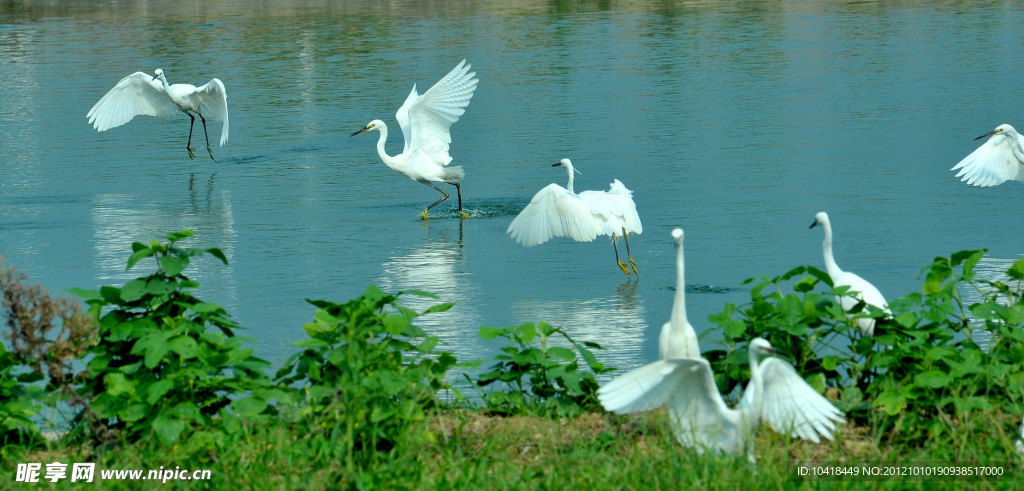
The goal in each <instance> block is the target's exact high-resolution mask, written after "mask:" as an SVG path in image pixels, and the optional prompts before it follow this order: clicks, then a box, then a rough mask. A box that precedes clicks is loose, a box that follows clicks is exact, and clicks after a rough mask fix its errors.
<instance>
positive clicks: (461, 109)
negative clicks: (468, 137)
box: [395, 60, 477, 165]
mask: <svg viewBox="0 0 1024 491" xmlns="http://www.w3.org/2000/svg"><path fill="white" fill-rule="evenodd" d="M469 68H470V65H469V64H468V63H466V60H462V62H460V63H459V64H458V65H457V66H456V67H455V68H454V69H452V71H450V72H448V75H445V76H444V78H442V79H441V80H440V81H438V82H437V83H436V84H434V86H433V87H431V88H430V89H429V90H427V91H426V92H424V93H423V95H421V96H418V97H417V96H416V87H413V90H412V92H410V93H409V97H407V98H406V99H405V104H402V107H401V108H399V109H398V113H397V114H396V115H395V117H396V118H398V123H399V125H400V126H401V127H402V133H403V134H404V135H405V140H406V141H405V149H406V151H417V150H419V151H422V152H423V153H425V154H427V155H428V156H429V157H430V159H431V160H433V161H434V162H437V163H438V164H440V165H448V164H449V163H450V162H451V161H452V158H451V156H449V155H448V145H449V144H450V143H451V142H452V136H451V133H449V132H448V129H449V128H451V126H452V123H454V122H456V121H458V120H459V116H462V114H463V113H465V112H466V106H468V105H469V100H470V99H472V98H473V91H474V90H476V84H477V79H476V78H475V76H476V72H471V71H469ZM403 119H405V120H406V121H407V122H405V123H403V121H402V120H403Z"/></svg>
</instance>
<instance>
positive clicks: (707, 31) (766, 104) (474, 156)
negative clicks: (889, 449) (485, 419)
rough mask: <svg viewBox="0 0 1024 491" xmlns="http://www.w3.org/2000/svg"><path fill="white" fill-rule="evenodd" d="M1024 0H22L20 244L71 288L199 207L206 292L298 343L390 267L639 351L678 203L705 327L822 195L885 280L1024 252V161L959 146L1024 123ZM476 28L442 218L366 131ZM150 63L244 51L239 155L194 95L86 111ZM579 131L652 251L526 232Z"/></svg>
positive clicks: (906, 285) (270, 349)
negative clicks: (528, 240)
mask: <svg viewBox="0 0 1024 491" xmlns="http://www.w3.org/2000/svg"><path fill="white" fill-rule="evenodd" d="M171 5H173V7H172V6H171ZM1021 25H1024V8H1022V4H1021V2H984V3H978V4H976V5H975V4H969V3H965V2H943V1H939V2H935V1H926V2H913V1H911V2H899V3H895V4H894V3H892V2H872V1H864V2H855V3H854V2H821V3H818V2H810V3H808V2H803V1H779V2H762V1H756V2H743V1H732V2H672V1H658V2H587V1H583V2H560V1H555V2H532V1H508V2H458V1H456V2H419V1H412V2H401V1H392V2H389V1H372V2H371V1H368V2H318V1H309V2H306V1H302V2H299V1H271V2H259V3H253V2H248V1H231V0H229V1H209V0H203V1H187V2H158V1H152V2H147V1H137V2H131V1H113V2H103V6H102V7H99V6H96V4H95V2H24V3H23V2H18V1H15V2H13V3H12V2H5V3H2V4H0V80H2V81H3V82H2V83H0V254H2V255H3V256H5V257H6V259H7V261H8V262H9V263H10V264H12V265H14V266H17V267H18V268H20V269H22V270H24V271H26V272H28V273H30V274H31V275H32V277H33V279H34V280H37V281H41V282H42V283H43V284H44V285H45V286H46V287H48V288H50V289H51V290H53V291H58V292H59V291H63V290H65V289H67V288H70V287H74V286H78V287H84V288H98V287H99V286H100V285H103V284H116V285H120V284H123V283H124V282H125V281H127V280H128V279H131V278H133V277H135V276H137V275H138V274H140V273H142V272H144V271H146V270H147V269H142V270H138V271H135V270H133V271H130V272H126V271H125V270H124V267H125V262H126V260H127V257H128V255H129V253H130V244H131V243H132V242H133V241H146V240H149V239H151V238H153V237H154V236H155V235H162V234H165V233H167V232H169V231H174V230H179V229H184V228H191V229H195V232H196V236H197V239H196V240H195V241H194V242H195V243H196V244H198V245H201V246H206V247H213V246H217V247H221V248H223V249H224V251H225V252H226V253H227V255H228V257H229V259H230V265H229V266H226V267H225V266H223V265H220V264H219V263H217V262H215V261H212V260H203V261H200V262H199V263H198V264H197V265H196V266H195V267H194V268H195V269H194V270H193V271H192V274H191V276H192V277H193V278H194V279H197V280H198V281H200V282H201V283H202V284H203V287H202V289H201V290H200V291H199V294H200V295H199V296H200V297H201V298H203V299H205V300H208V301H216V302H220V303H221V304H222V305H223V306H224V307H225V308H227V309H228V311H230V312H231V313H233V315H234V317H235V318H236V320H238V321H239V322H240V323H241V324H242V325H244V326H246V327H248V328H249V330H248V331H247V332H246V333H245V334H246V335H248V336H251V337H254V338H256V339H258V342H257V344H256V346H255V348H256V350H257V354H258V355H260V356H262V357H264V358H266V359H268V360H270V361H272V362H273V363H275V364H277V365H279V364H280V363H281V362H282V361H283V360H284V358H286V357H287V356H288V355H289V354H290V353H291V352H292V351H293V348H292V346H291V343H293V342H294V341H297V340H299V339H302V338H304V337H305V334H304V333H303V331H302V329H301V326H302V324H303V323H305V322H308V321H309V320H311V319H312V314H313V310H314V309H313V307H312V306H310V305H308V304H307V303H306V302H305V301H304V299H305V298H324V299H330V300H335V301H344V300H347V299H349V298H352V297H354V296H357V295H359V294H360V293H361V292H362V291H363V289H364V288H365V287H366V285H368V284H371V283H373V284H378V285H380V286H381V287H382V288H384V289H385V290H390V291H396V290H403V289H418V290H425V291H430V292H433V293H436V294H437V295H439V296H440V297H441V299H442V300H443V301H454V302H457V305H456V306H455V307H454V308H453V309H452V310H450V311H448V312H446V313H443V314H432V315H429V316H426V317H423V318H422V319H421V322H420V324H421V325H422V326H423V327H425V328H427V329H429V330H431V331H433V332H435V333H438V334H439V335H440V336H441V337H442V339H443V342H444V348H446V349H448V350H451V351H454V352H455V353H456V354H457V356H458V357H459V358H460V359H472V358H478V357H482V356H487V355H491V354H493V353H494V352H495V351H496V349H497V346H496V345H495V344H493V343H485V342H482V341H480V340H478V338H477V330H478V329H479V327H480V326H485V325H486V326H507V325H514V324H519V323H522V322H528V321H547V322H550V323H552V324H555V325H561V326H564V327H565V328H566V329H567V330H568V331H569V332H570V333H572V334H573V335H574V336H575V337H576V338H578V339H582V340H594V341H598V342H601V343H603V344H604V345H605V346H607V347H608V348H609V351H608V352H607V353H604V354H603V355H601V356H602V358H604V359H605V360H606V361H607V363H608V364H611V365H614V366H618V367H621V368H624V369H627V368H631V367H634V366H636V365H639V364H641V363H644V362H647V361H650V360H652V359H655V358H656V357H657V332H658V330H659V329H660V328H661V325H662V323H664V322H665V321H667V320H668V317H669V309H670V307H671V303H672V295H673V290H672V289H671V287H673V286H674V284H675V279H674V273H675V271H674V262H673V256H672V241H671V239H670V237H669V232H670V230H671V229H672V228H674V227H677V226H681V227H683V228H684V229H685V230H686V258H687V266H688V270H687V279H688V281H689V282H690V284H691V285H697V286H708V287H713V288H705V289H701V290H705V291H693V292H689V293H688V295H687V300H688V303H689V315H690V320H691V322H692V323H693V324H694V325H695V326H696V328H697V329H698V331H703V330H705V329H707V328H708V327H709V326H710V323H709V322H708V321H707V320H706V319H707V316H708V315H709V314H712V313H715V312H718V311H720V310H721V309H722V307H723V306H724V304H725V303H726V302H732V303H742V302H744V300H745V299H747V298H749V295H748V293H747V291H746V289H745V288H744V287H741V286H739V283H740V282H741V281H742V280H743V279H745V278H748V277H751V276H756V275H775V274H779V273H782V272H784V271H786V270H788V269H789V268H791V267H794V266H797V265H802V264H811V265H816V266H819V267H823V262H822V257H821V240H822V232H821V230H820V229H818V228H816V229H813V230H808V226H809V225H810V223H811V222H812V220H813V216H814V214H815V212H818V211H822V210H824V211H828V212H829V214H830V215H831V218H832V223H833V227H834V230H835V235H836V237H835V248H836V257H837V261H838V262H839V264H840V266H841V267H843V268H845V269H847V270H850V271H854V272H856V273H858V274H860V275H861V276H863V277H865V278H867V279H868V280H869V281H871V282H873V283H874V284H875V285H876V286H878V287H879V289H880V290H881V291H882V292H883V293H884V294H885V295H886V296H887V297H889V298H895V297H898V296H901V295H904V294H907V293H910V292H912V291H915V290H916V289H917V288H918V287H919V285H920V283H921V278H919V277H918V275H919V272H920V271H921V268H922V267H924V266H925V265H926V264H928V263H929V262H930V260H931V259H932V258H933V257H934V256H937V255H948V254H950V253H952V252H954V251H957V250H960V249H966V248H982V247H987V248H989V250H990V253H991V254H992V255H993V256H994V257H995V258H999V260H1001V261H1002V262H998V261H997V262H996V263H994V264H999V265H1004V264H1008V263H1007V261H1009V260H1012V259H1014V258H1016V257H1017V256H1018V255H1019V254H1021V253H1024V245H1022V241H1021V237H1022V230H1024V216H1022V214H1021V213H1019V212H1018V211H1017V210H1018V209H1019V208H1020V206H1021V203H1022V202H1024V187H1022V186H1021V185H1020V184H1019V183H1008V184H1005V185H1003V186H999V187H995V188H986V189H979V188H971V187H968V186H967V185H966V184H963V183H961V182H959V181H958V179H956V178H954V176H953V174H954V173H952V172H950V171H949V168H950V167H952V166H953V165H954V164H956V163H957V162H958V161H959V160H960V159H961V158H963V157H964V156H966V155H967V154H968V153H970V152H971V151H972V150H973V149H974V148H975V147H976V146H977V145H978V144H979V143H980V142H975V141H973V140H972V138H974V137H975V136H978V135H981V134H983V133H986V132H988V131H990V130H991V129H992V128H994V127H995V126H996V125H998V124H1000V123H1010V124H1017V125H1019V126H1024V119H1022V117H1021V116H1022V114H1024V113H1022V111H1021V109H1022V107H1021V105H1022V102H1021V98H1020V96H1019V93H1020V91H1019V87H1020V83H1021V82H1020V74H1021V73H1022V71H1024V50H1021V49H1020V45H1021V38H1022V33H1024V31H1022V29H1021V27H1020V26H1021ZM463 58H466V59H468V60H469V62H470V63H472V64H473V69H474V70H476V71H477V73H478V77H479V80H480V84H479V87H478V89H477V91H476V94H475V96H474V98H473V100H472V103H471V104H470V106H469V107H468V109H467V111H466V114H465V115H464V116H463V117H462V119H461V120H460V121H459V122H457V123H456V124H455V125H454V126H453V128H452V135H453V143H452V146H451V154H452V156H453V157H454V159H455V164H458V165H463V166H464V167H465V170H466V178H465V180H464V181H463V192H464V195H463V196H464V200H465V206H466V208H467V209H468V210H469V211H470V212H471V213H472V214H473V217H472V218H470V219H467V220H459V219H457V218H455V217H456V215H455V214H454V206H455V205H454V196H453V199H452V200H450V201H449V202H448V203H445V204H444V205H442V206H441V207H439V208H440V210H439V213H436V214H435V215H436V218H435V219H431V220H430V221H429V222H422V221H420V220H419V219H418V214H419V212H420V211H421V210H422V209H423V207H424V206H426V205H427V204H429V203H431V202H432V201H433V200H434V199H435V198H436V194H437V193H436V192H435V191H434V190H432V189H430V188H428V187H426V186H423V185H421V184H418V183H415V182H413V181H410V180H409V179H408V178H406V177H404V176H402V175H399V174H398V173H396V172H393V171H391V170H389V169H388V168H386V167H385V166H384V164H382V163H381V162H380V160H379V159H378V157H377V155H376V152H375V150H374V144H375V142H376V137H377V135H376V134H375V133H373V134H371V135H370V136H367V135H361V136H359V137H356V138H350V137H349V136H348V135H349V134H350V133H351V132H352V131H355V130H357V129H359V128H361V127H362V126H363V125H365V124H366V123H367V122H368V121H370V120H371V119H375V118H380V119H383V120H384V121H385V122H387V123H388V124H389V125H391V126H392V128H396V127H395V123H394V113H395V111H396V110H397V109H398V107H399V106H400V105H401V104H402V102H403V101H404V100H405V97H406V95H407V94H408V92H409V89H410V88H411V87H412V85H413V84H414V83H416V84H418V87H419V88H420V91H421V92H422V91H423V90H425V89H426V88H428V87H430V86H431V85H432V84H433V83H434V82H435V81H437V80H438V79H439V78H440V77H441V76H443V75H444V74H445V73H447V72H448V71H449V70H450V69H451V68H452V67H453V66H455V64H457V63H458V62H459V61H460V60H462V59H463ZM158 67H159V68H163V69H164V71H165V72H166V74H167V77H168V79H169V81H170V82H171V83H176V82H183V83H193V84H196V85H199V84H202V83H206V82H207V81H208V80H209V79H210V78H212V77H218V78H220V79H221V80H223V81H224V84H225V85H226V86H227V91H228V98H229V99H228V104H229V108H230V115H231V138H230V141H229V142H228V143H227V144H226V145H225V146H224V147H216V148H214V149H213V151H214V155H215V156H217V157H218V162H213V161H212V160H210V159H209V158H207V157H206V151H205V150H204V149H202V148H197V151H196V155H197V159H196V160H194V161H191V160H189V159H188V156H187V154H186V152H185V149H184V148H183V147H184V142H185V138H186V137H187V133H186V131H187V128H186V127H187V126H188V118H187V117H185V116H184V115H178V116H176V117H174V118H171V119H169V120H161V119H158V118H151V117H142V116H140V117H138V118H136V119H135V120H133V121H132V122H131V123H129V124H127V125H125V126H121V127H118V128H114V129H112V130H110V131H107V132H104V133H98V132H96V131H95V130H93V129H92V128H91V127H90V126H89V125H88V124H87V122H86V117H85V115H86V112H87V111H88V110H89V108H90V107H91V106H92V105H93V104H94V103H95V102H96V101H97V100H99V98H100V97H101V96H102V95H103V94H104V93H105V92H106V91H107V90H109V89H110V88H111V87H113V85H114V84H115V83H116V82H117V81H118V80H119V79H120V78H121V77H123V76H125V75H128V74H129V73H132V72H134V71H140V70H141V71H145V72H150V73H151V72H152V71H153V70H154V69H155V68H158ZM210 132H211V134H212V135H211V136H212V137H213V138H214V139H216V136H215V135H219V132H220V124H219V123H211V125H210ZM199 138H200V140H197V141H199V142H201V135H199ZM401 145H402V144H401V133H400V132H396V131H392V136H391V141H390V142H389V144H388V149H389V151H390V152H391V153H393V154H394V153H398V152H400V151H401ZM197 147H201V145H197ZM563 157H570V158H572V159H573V162H574V164H576V166H577V167H578V168H579V169H580V170H581V172H582V175H580V176H577V178H576V182H575V186H576V189H577V191H579V190H584V189H606V188H607V185H608V183H609V182H611V180H612V179H613V178H618V179H620V180H621V181H622V182H624V183H625V184H626V186H628V187H629V188H630V189H632V190H633V191H634V193H635V196H634V197H635V201H636V203H637V209H638V210H639V212H640V215H641V217H642V219H643V223H644V233H643V234H642V235H640V236H636V237H633V238H632V240H631V241H630V245H631V247H632V251H633V256H634V258H635V259H636V261H637V263H638V267H639V269H640V272H641V274H642V277H641V278H640V280H639V281H633V282H629V281H626V279H625V277H624V275H623V274H622V273H621V272H620V271H619V270H618V268H617V267H616V266H615V264H614V260H613V251H612V247H611V245H610V244H609V243H608V242H609V241H608V240H606V238H602V239H599V240H597V241H595V242H593V243H575V242H572V241H569V240H567V239H555V240H552V241H551V242H549V243H547V244H544V245H541V246H538V247H534V248H529V249H526V248H521V247H519V246H517V245H515V244H514V243H513V242H512V241H511V240H510V239H509V238H508V236H507V235H505V229H506V227H507V226H508V224H509V223H510V222H511V220H512V218H513V217H514V216H515V214H516V213H517V212H518V210H520V209H521V208H522V207H523V206H525V205H526V204H527V203H528V202H529V199H530V197H531V196H532V195H533V194H534V193H535V192H536V191H538V190H539V189H541V188H542V187H543V186H545V185H547V184H548V183H550V182H557V183H560V184H563V185H564V181H565V173H564V172H563V171H562V169H560V168H552V167H551V164H553V163H555V162H557V161H558V160H559V159H561V158H563ZM140 264H141V265H142V266H145V267H146V268H151V267H152V265H151V264H147V263H145V262H144V263H140ZM407 305H409V306H413V307H416V308H419V309H423V308H426V306H427V305H429V302H425V301H424V300H421V299H418V298H409V299H408V301H407ZM715 337H716V336H715V335H714V334H713V333H712V334H711V335H710V336H709V337H708V338H706V339H708V340H713V339H715Z"/></svg>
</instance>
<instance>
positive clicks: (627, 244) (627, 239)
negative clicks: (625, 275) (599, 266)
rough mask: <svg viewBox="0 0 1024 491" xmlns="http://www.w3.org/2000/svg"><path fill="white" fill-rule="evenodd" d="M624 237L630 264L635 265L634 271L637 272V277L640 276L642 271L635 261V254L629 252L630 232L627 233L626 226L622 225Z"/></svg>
mask: <svg viewBox="0 0 1024 491" xmlns="http://www.w3.org/2000/svg"><path fill="white" fill-rule="evenodd" d="M622 238H623V239H624V240H625V241H626V257H628V258H629V265H630V266H632V267H633V272H634V273H636V277H637V278H639V277H640V272H639V271H637V270H636V263H635V262H633V254H632V253H630V252H629V234H627V233H626V227H622Z"/></svg>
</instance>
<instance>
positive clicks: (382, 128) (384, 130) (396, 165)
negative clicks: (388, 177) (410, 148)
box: [374, 123, 403, 170]
mask: <svg viewBox="0 0 1024 491" xmlns="http://www.w3.org/2000/svg"><path fill="white" fill-rule="evenodd" d="M374 129H375V130H377V131H379V132H380V138H378V139H377V155H379V156H380V159H381V160H382V161H384V165H386V166H388V167H390V168H392V169H394V170H399V169H400V168H402V167H403V166H402V162H401V161H400V160H399V159H397V158H395V157H392V156H390V155H388V152H387V150H385V149H384V142H386V141H388V125H386V124H383V123H381V124H380V125H379V126H377V127H375V128H374Z"/></svg>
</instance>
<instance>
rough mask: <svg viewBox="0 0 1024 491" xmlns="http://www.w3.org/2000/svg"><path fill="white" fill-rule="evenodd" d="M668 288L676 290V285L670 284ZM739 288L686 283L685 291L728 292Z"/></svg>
mask: <svg viewBox="0 0 1024 491" xmlns="http://www.w3.org/2000/svg"><path fill="white" fill-rule="evenodd" d="M668 289H669V290H672V291H676V287H674V286H670V287H668ZM738 290H739V288H729V287H724V286H711V285H686V293H718V294H721V293H729V292H734V291H738Z"/></svg>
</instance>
